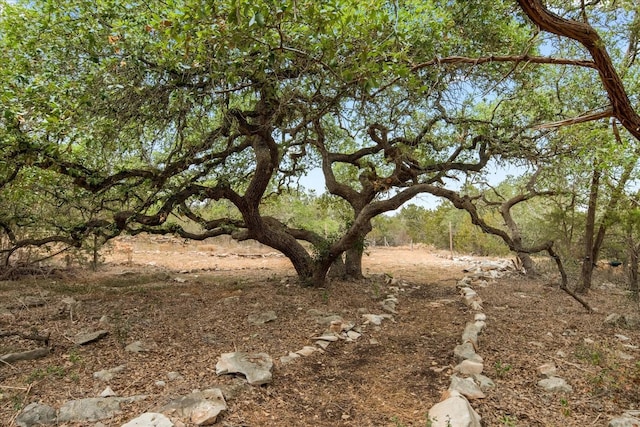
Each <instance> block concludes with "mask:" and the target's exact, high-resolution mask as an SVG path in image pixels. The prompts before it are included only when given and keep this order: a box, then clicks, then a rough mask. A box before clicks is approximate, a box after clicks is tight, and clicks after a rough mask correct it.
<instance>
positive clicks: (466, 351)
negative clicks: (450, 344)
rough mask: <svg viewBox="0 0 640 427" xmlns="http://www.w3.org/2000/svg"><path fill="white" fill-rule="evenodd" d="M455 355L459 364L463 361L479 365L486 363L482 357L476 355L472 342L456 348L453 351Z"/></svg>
mask: <svg viewBox="0 0 640 427" xmlns="http://www.w3.org/2000/svg"><path fill="white" fill-rule="evenodd" d="M453 355H454V356H455V357H456V360H457V361H458V362H462V361H463V360H471V361H473V362H478V363H482V362H484V360H482V357H480V356H479V355H478V354H477V353H476V350H475V348H474V347H473V344H472V343H470V342H466V343H464V344H460V345H457V346H455V348H454V349H453Z"/></svg>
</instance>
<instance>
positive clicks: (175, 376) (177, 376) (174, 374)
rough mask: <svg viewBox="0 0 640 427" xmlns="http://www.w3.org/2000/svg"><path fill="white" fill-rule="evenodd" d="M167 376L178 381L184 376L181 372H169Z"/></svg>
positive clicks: (170, 379)
mask: <svg viewBox="0 0 640 427" xmlns="http://www.w3.org/2000/svg"><path fill="white" fill-rule="evenodd" d="M167 378H168V379H169V381H178V380H183V379H184V377H183V376H182V375H181V374H180V372H175V371H172V372H168V373H167Z"/></svg>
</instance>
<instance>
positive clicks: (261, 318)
mask: <svg viewBox="0 0 640 427" xmlns="http://www.w3.org/2000/svg"><path fill="white" fill-rule="evenodd" d="M277 318H278V316H277V315H276V312H275V311H273V310H269V311H265V312H264V313H258V314H250V315H249V316H247V321H248V322H249V323H251V324H252V325H264V324H265V323H269V322H273V321H274V320H276V319H277Z"/></svg>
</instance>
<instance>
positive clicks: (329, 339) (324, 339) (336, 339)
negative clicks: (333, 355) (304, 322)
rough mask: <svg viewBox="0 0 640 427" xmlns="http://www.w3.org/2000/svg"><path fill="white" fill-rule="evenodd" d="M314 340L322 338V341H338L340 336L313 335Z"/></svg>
mask: <svg viewBox="0 0 640 427" xmlns="http://www.w3.org/2000/svg"><path fill="white" fill-rule="evenodd" d="M311 339H312V340H321V341H330V342H335V341H338V339H339V338H338V337H337V336H335V335H322V336H319V337H313V338H311Z"/></svg>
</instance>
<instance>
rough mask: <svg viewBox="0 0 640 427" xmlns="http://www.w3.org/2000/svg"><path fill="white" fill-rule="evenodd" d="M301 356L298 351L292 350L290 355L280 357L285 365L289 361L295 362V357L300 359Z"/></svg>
mask: <svg viewBox="0 0 640 427" xmlns="http://www.w3.org/2000/svg"><path fill="white" fill-rule="evenodd" d="M300 357H301V356H300V355H299V354H298V353H293V352H290V353H289V354H288V355H286V356H282V357H281V358H280V363H282V364H283V365H286V364H287V363H291V362H293V361H294V360H295V359H299V358H300Z"/></svg>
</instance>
